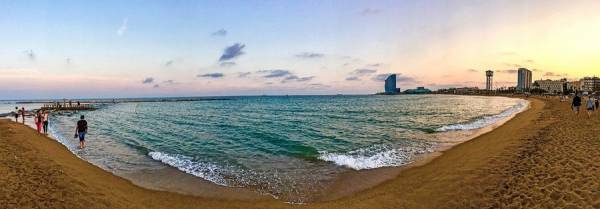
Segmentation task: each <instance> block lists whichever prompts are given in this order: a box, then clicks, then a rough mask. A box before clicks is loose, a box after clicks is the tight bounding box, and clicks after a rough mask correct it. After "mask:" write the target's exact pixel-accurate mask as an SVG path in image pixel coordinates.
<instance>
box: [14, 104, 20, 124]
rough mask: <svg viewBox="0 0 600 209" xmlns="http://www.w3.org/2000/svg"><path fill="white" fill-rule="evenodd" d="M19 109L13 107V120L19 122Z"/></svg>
mask: <svg viewBox="0 0 600 209" xmlns="http://www.w3.org/2000/svg"><path fill="white" fill-rule="evenodd" d="M20 112H21V111H20V110H19V107H15V122H19V113H20Z"/></svg>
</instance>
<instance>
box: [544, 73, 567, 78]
mask: <svg viewBox="0 0 600 209" xmlns="http://www.w3.org/2000/svg"><path fill="white" fill-rule="evenodd" d="M544 76H547V77H567V76H568V74H566V73H563V74H558V73H553V72H546V73H544Z"/></svg>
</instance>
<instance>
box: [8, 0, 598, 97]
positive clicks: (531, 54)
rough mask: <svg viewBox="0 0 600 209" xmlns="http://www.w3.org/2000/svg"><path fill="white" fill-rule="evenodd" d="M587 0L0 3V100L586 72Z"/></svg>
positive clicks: (250, 91)
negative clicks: (487, 73)
mask: <svg viewBox="0 0 600 209" xmlns="http://www.w3.org/2000/svg"><path fill="white" fill-rule="evenodd" d="M598 11H600V1H594V0H590V1H586V0H578V1H562V0H544V1H542V0H532V1H526V0H502V1H487V0H472V1H467V0H464V1H462V0H461V1H458V0H456V1H452V0H443V1H442V0H440V1H433V0H403V1H401V0H391V1H378V0H368V1H367V0H364V1H353V0H315V1H311V0H295V1H286V0H277V1H276V0H257V1H253V0H243V1H234V0H229V1H203V0H190V1H182V0H171V1H166V0H165V1H154V0H143V1H131V0H127V1H75V0H73V1H61V0H58V1H28V0H24V1H11V0H0V99H52V98H55V99H59V98H113V97H161V96H231V95H286V94H289V95H295V94H303V95H308V94H371V93H376V92H381V91H383V81H382V80H383V79H385V77H386V76H387V75H389V74H390V73H396V74H397V75H398V76H397V77H398V86H399V87H400V88H402V89H408V88H415V87H417V86H424V87H427V88H431V89H439V88H447V87H462V86H468V87H480V88H482V87H484V86H485V73H484V71H485V70H488V69H491V70H494V71H495V77H494V84H495V86H496V87H507V86H514V85H515V83H516V80H517V75H516V70H517V69H518V68H519V67H525V68H528V69H530V70H532V71H533V79H534V80H535V79H559V78H563V77H564V78H568V79H571V80H574V79H579V78H580V77H583V76H593V75H598V76H600V41H598V38H599V37H600V15H598Z"/></svg>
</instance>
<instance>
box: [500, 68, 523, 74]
mask: <svg viewBox="0 0 600 209" xmlns="http://www.w3.org/2000/svg"><path fill="white" fill-rule="evenodd" d="M496 72H499V73H507V74H515V73H517V72H518V70H515V69H508V70H498V71H496Z"/></svg>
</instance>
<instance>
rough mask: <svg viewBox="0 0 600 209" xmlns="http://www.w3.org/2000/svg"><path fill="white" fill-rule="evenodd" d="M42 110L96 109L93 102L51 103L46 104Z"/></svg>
mask: <svg viewBox="0 0 600 209" xmlns="http://www.w3.org/2000/svg"><path fill="white" fill-rule="evenodd" d="M40 110H51V111H73V110H96V107H94V105H92V104H68V103H67V104H65V103H50V104H44V105H42V107H40Z"/></svg>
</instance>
